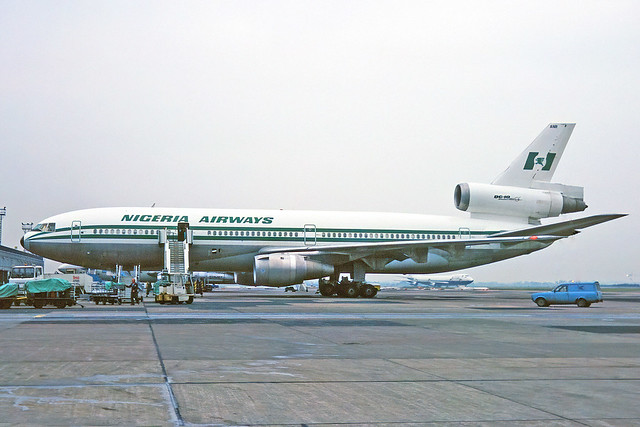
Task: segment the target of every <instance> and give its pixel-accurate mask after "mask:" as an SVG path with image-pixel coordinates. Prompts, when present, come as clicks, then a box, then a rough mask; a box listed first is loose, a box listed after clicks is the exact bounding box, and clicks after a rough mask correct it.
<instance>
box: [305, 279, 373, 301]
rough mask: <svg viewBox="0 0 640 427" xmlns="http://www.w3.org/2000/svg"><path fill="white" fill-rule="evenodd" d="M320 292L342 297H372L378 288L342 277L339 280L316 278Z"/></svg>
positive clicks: (326, 295)
mask: <svg viewBox="0 0 640 427" xmlns="http://www.w3.org/2000/svg"><path fill="white" fill-rule="evenodd" d="M318 287H319V290H320V293H321V294H322V295H323V296H325V297H330V296H332V295H338V296H339V297H342V298H357V297H359V296H360V297H362V298H373V297H375V296H376V294H377V293H378V288H376V287H375V286H373V285H370V284H368V283H364V282H356V281H352V280H348V279H347V278H346V277H344V278H343V279H342V280H341V281H340V282H338V281H337V280H331V279H329V280H327V279H320V280H318Z"/></svg>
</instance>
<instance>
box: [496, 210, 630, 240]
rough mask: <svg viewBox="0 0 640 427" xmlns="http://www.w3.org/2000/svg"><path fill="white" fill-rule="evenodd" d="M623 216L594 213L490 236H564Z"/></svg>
mask: <svg viewBox="0 0 640 427" xmlns="http://www.w3.org/2000/svg"><path fill="white" fill-rule="evenodd" d="M623 216H627V214H607V215H594V216H588V217H586V218H580V219H573V220H571V221H563V222H558V223H555V224H549V225H541V226H538V227H529V228H522V229H520V230H513V231H505V232H503V233H496V234H492V235H491V236H490V237H524V236H536V235H542V236H563V237H566V236H572V235H574V234H578V233H579V232H580V231H579V230H581V229H583V228H587V227H591V226H593V225H597V224H601V223H603V222H607V221H611V220H614V219H618V218H621V217H623Z"/></svg>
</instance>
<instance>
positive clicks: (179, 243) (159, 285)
mask: <svg viewBox="0 0 640 427" xmlns="http://www.w3.org/2000/svg"><path fill="white" fill-rule="evenodd" d="M158 243H159V244H160V245H163V246H164V270H162V273H161V277H159V278H158V281H157V282H156V283H155V284H154V287H153V293H154V295H155V300H156V302H158V303H160V304H182V303H185V302H186V303H187V304H191V303H192V302H193V296H194V286H193V281H192V280H191V274H190V273H189V248H190V247H191V245H192V244H193V230H191V229H189V223H187V222H179V223H178V227H177V229H169V228H165V229H164V230H161V231H160V234H159V235H158Z"/></svg>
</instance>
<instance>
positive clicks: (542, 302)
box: [536, 298, 549, 307]
mask: <svg viewBox="0 0 640 427" xmlns="http://www.w3.org/2000/svg"><path fill="white" fill-rule="evenodd" d="M536 304H538V307H547V306H548V305H549V304H548V303H547V300H546V299H544V298H538V299H537V300H536Z"/></svg>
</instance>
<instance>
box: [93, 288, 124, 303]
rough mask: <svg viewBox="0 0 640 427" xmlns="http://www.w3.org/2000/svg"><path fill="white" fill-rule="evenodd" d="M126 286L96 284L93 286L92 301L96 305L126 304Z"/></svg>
mask: <svg viewBox="0 0 640 427" xmlns="http://www.w3.org/2000/svg"><path fill="white" fill-rule="evenodd" d="M125 289H126V286H125V285H124V283H115V282H100V283H98V282H96V283H94V284H93V285H91V296H90V297H89V300H90V301H93V302H94V303H96V304H100V303H102V304H104V305H106V304H112V305H113V304H122V303H123V302H124V297H125Z"/></svg>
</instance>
